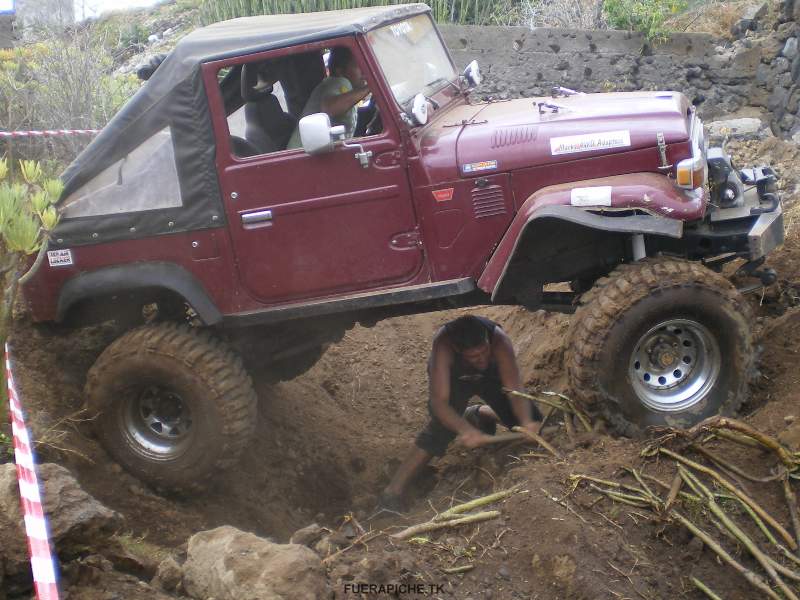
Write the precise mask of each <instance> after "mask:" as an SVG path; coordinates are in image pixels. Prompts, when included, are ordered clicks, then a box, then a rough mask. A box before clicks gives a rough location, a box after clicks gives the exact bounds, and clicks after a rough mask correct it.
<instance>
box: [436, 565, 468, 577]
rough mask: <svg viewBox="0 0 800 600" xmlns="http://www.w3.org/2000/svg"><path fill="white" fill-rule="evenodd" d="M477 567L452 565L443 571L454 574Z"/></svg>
mask: <svg viewBox="0 0 800 600" xmlns="http://www.w3.org/2000/svg"><path fill="white" fill-rule="evenodd" d="M474 568H475V565H461V566H460V567H450V568H449V569H442V573H447V574H448V575H454V574H456V573H466V572H467V571H472V569H474Z"/></svg>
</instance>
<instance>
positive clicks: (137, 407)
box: [122, 385, 193, 460]
mask: <svg viewBox="0 0 800 600" xmlns="http://www.w3.org/2000/svg"><path fill="white" fill-rule="evenodd" d="M122 427H123V429H124V431H125V434H126V435H127V436H128V438H129V439H130V440H131V441H133V443H134V444H135V445H136V446H138V447H139V448H140V449H141V451H142V452H143V453H145V454H147V455H149V456H150V457H152V458H155V459H162V460H168V459H172V458H175V457H176V456H178V455H180V454H181V453H183V451H184V450H185V448H186V447H187V446H188V445H189V442H190V439H191V435H192V431H193V430H192V413H191V411H190V410H189V407H188V405H187V404H186V402H184V401H183V399H182V398H181V396H180V395H179V394H177V393H175V392H174V391H173V390H170V389H168V388H165V387H161V386H157V385H150V386H147V387H144V388H137V389H135V390H131V392H130V393H129V394H128V397H127V399H126V400H125V406H124V409H123V412H122Z"/></svg>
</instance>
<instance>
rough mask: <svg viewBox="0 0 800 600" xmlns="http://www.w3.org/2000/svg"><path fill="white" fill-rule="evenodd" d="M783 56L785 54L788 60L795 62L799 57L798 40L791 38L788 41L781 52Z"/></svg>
mask: <svg viewBox="0 0 800 600" xmlns="http://www.w3.org/2000/svg"><path fill="white" fill-rule="evenodd" d="M781 54H783V55H784V56H785V57H786V58H787V59H788V60H794V58H795V57H796V56H797V38H796V37H790V38H789V39H788V40H786V43H785V44H784V45H783V50H781Z"/></svg>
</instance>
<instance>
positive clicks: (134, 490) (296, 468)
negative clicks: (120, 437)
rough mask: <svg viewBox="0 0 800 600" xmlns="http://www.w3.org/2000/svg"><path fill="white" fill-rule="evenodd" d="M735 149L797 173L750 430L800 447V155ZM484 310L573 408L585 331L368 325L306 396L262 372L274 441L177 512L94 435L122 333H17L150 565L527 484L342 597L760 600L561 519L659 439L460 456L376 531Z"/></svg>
mask: <svg viewBox="0 0 800 600" xmlns="http://www.w3.org/2000/svg"><path fill="white" fill-rule="evenodd" d="M730 149H731V150H733V152H734V154H735V155H736V156H737V158H738V163H739V164H747V163H753V162H756V163H763V162H768V161H770V160H772V161H774V162H776V163H778V164H777V167H778V170H779V171H781V172H782V173H781V174H782V175H783V176H784V179H783V181H782V193H783V195H784V199H785V200H786V201H787V203H786V208H787V209H786V217H787V219H786V220H787V226H788V239H787V243H786V245H785V247H784V248H783V249H782V250H780V251H779V252H777V253H776V254H775V255H774V256H773V257H772V258H771V259H770V266H772V267H773V268H775V269H776V270H777V271H778V274H779V283H778V284H777V285H776V286H774V287H773V288H771V289H769V290H767V291H766V292H764V293H763V294H760V293H757V294H755V295H752V296H751V300H752V302H753V303H754V305H755V306H756V307H757V310H758V314H759V317H758V320H757V323H756V324H755V327H756V330H757V332H758V333H759V336H760V337H759V340H760V342H759V343H760V362H759V369H760V371H759V374H758V377H757V378H756V380H755V381H754V384H753V386H752V398H751V400H750V402H749V403H748V404H747V405H746V407H745V414H746V415H747V416H746V419H747V420H748V421H749V422H751V423H752V424H754V425H756V426H757V427H761V428H763V429H764V430H765V431H767V432H768V433H771V434H774V435H780V436H781V439H782V440H783V441H784V443H786V444H788V445H791V446H792V447H794V448H795V449H798V445H800V419H798V420H792V419H790V418H789V417H793V416H800V409H798V406H800V404H798V400H800V392H799V391H798V390H800V387H798V385H797V384H798V378H800V375H799V374H798V371H797V368H796V364H797V355H798V352H800V309H798V308H795V307H796V306H797V305H798V304H799V303H800V297H799V296H800V294H799V293H798V289H800V236H799V235H798V230H797V227H796V223H795V212H794V207H795V203H794V199H795V195H796V192H797V181H796V179H794V177H795V176H794V173H795V172H796V169H795V168H793V167H796V165H797V162H800V161H797V158H798V157H797V151H796V149H795V147H794V146H793V145H791V144H783V143H782V142H778V141H774V140H768V141H767V142H758V143H756V142H747V143H740V144H738V145H736V144H731V147H730ZM737 153H738V154H737ZM792 153H794V154H792ZM464 312H472V313H477V314H482V315H485V316H487V317H490V318H492V319H494V320H496V321H497V322H499V323H500V324H501V325H502V326H503V328H504V329H506V330H507V331H508V332H509V334H510V335H511V337H512V339H513V340H514V342H515V346H516V348H517V352H518V356H519V362H520V366H521V369H522V372H523V376H524V378H525V380H526V383H527V384H528V385H529V386H530V387H532V388H537V389H549V390H554V391H560V392H568V389H567V382H566V376H565V373H564V370H563V364H562V363H563V352H564V340H565V339H566V333H567V331H568V328H569V317H568V316H565V315H558V314H545V313H542V312H536V313H530V312H528V311H525V310H524V309H521V308H499V307H487V308H485V309H476V310H470V311H449V312H443V313H435V314H426V315H418V316H414V317H404V318H397V319H390V320H387V321H384V322H381V323H379V324H377V325H376V326H375V327H372V328H363V327H356V328H354V329H353V330H351V331H349V332H348V333H347V334H346V335H345V337H344V339H343V340H342V341H341V342H340V343H338V344H336V345H334V346H332V347H331V348H329V349H328V351H327V352H326V353H325V355H324V356H323V358H322V359H321V360H320V361H319V363H318V364H317V365H315V366H314V367H313V368H312V369H311V370H310V371H309V372H308V373H306V374H305V375H303V376H301V377H299V378H297V379H295V380H293V381H290V382H283V383H279V384H277V385H273V384H270V383H268V381H267V379H266V377H263V376H262V375H260V374H259V373H253V377H254V381H255V385H256V390H257V392H258V395H259V398H260V404H259V416H258V419H259V420H258V426H257V432H256V436H255V439H254V440H253V442H252V443H251V444H250V446H249V447H248V448H247V451H246V453H245V455H244V457H243V458H242V460H241V462H240V463H239V464H238V465H237V466H236V467H235V468H232V469H230V470H229V471H227V472H221V473H219V474H218V475H217V485H215V486H214V488H213V489H212V490H211V491H209V492H208V493H206V494H203V495H194V496H187V497H177V496H169V497H167V496H162V495H159V494H157V493H155V492H154V491H152V490H150V489H148V488H147V487H146V486H145V485H143V484H142V483H140V482H139V481H138V480H136V479H135V478H133V477H131V476H129V475H128V474H127V473H125V472H124V471H123V470H122V469H121V468H120V467H119V466H118V465H116V463H114V462H113V461H112V460H111V459H110V458H109V457H108V455H107V454H106V453H105V452H104V450H103V449H102V448H101V447H100V446H99V445H98V443H97V442H96V441H95V440H94V438H93V437H92V435H91V433H90V431H91V427H90V424H89V423H87V422H85V421H84V420H83V416H82V413H81V410H82V408H83V403H84V398H83V393H82V389H83V385H84V379H85V375H86V372H87V370H88V369H89V367H90V365H91V364H92V363H93V362H94V360H95V359H96V358H97V356H98V355H99V354H100V352H101V351H102V350H103V348H105V347H106V346H107V345H108V343H110V341H111V340H112V339H114V337H115V335H116V333H115V332H114V330H113V329H112V328H111V327H106V326H101V327H96V328H93V329H90V330H84V331H80V332H71V333H70V332H62V331H56V330H54V329H53V328H50V327H41V326H32V325H30V324H27V323H25V322H24V321H23V322H20V323H18V324H17V326H16V330H15V334H14V348H13V352H14V356H15V359H16V367H15V368H16V373H17V378H18V382H19V384H20V387H21V394H22V398H23V401H24V403H25V405H26V408H27V411H28V413H29V415H30V419H31V421H32V427H33V429H34V433H35V437H36V438H37V440H38V442H39V447H38V451H39V453H40V455H41V458H42V460H52V461H55V462H59V463H61V464H63V465H65V466H67V467H68V468H69V469H70V470H71V471H72V472H73V473H74V474H75V475H76V477H77V478H78V480H79V481H80V483H81V484H82V485H83V487H84V488H85V489H86V490H87V491H88V492H90V493H91V494H93V495H94V496H95V497H97V498H98V499H99V500H100V501H102V502H103V503H105V504H106V505H107V506H109V507H110V508H113V509H114V510H116V511H118V512H120V513H121V514H122V515H124V517H125V523H126V525H125V529H124V531H121V532H120V534H119V535H120V536H121V537H122V538H124V539H127V540H129V541H131V540H132V542H131V543H130V544H129V546H130V547H131V548H132V550H133V551H134V552H136V551H138V552H141V553H142V554H150V555H151V556H165V555H167V554H169V553H173V552H175V553H177V552H180V549H181V547H182V546H183V545H184V544H185V543H186V541H187V539H188V538H189V536H190V535H192V534H193V533H195V532H197V531H201V530H204V529H210V528H212V527H216V526H219V525H224V524H228V525H233V526H235V527H238V528H240V529H243V530H247V531H252V532H254V533H256V534H258V535H261V536H264V537H268V538H270V539H273V540H275V541H280V542H285V541H288V539H289V537H290V536H291V534H292V533H293V532H294V531H296V530H297V529H300V528H302V527H304V526H306V525H308V524H309V523H312V522H317V523H319V524H320V525H323V526H325V527H328V528H330V529H337V528H339V526H340V525H341V523H342V519H343V518H344V517H345V516H346V515H351V516H352V517H355V519H356V520H357V521H358V522H359V523H360V524H361V525H362V526H364V527H365V528H367V529H369V528H373V529H376V530H377V529H380V528H387V527H388V528H390V529H389V531H390V532H391V531H395V530H396V529H394V527H403V526H406V525H410V524H414V523H418V522H421V521H424V520H426V519H427V518H429V517H430V516H432V515H433V514H434V513H433V510H436V511H442V510H444V509H446V508H448V507H449V506H451V505H452V504H455V503H458V502H463V501H467V500H469V499H471V498H474V497H477V496H482V495H485V494H487V493H490V492H492V491H495V490H499V489H504V488H506V487H508V486H510V485H513V484H515V483H522V484H523V488H524V490H525V491H524V493H520V494H517V495H515V496H513V497H512V498H510V499H509V500H507V501H505V502H504V503H503V504H502V506H501V508H500V510H501V512H502V515H501V517H500V518H499V519H495V520H492V521H488V522H486V523H483V524H481V525H476V526H470V527H465V528H460V529H458V530H452V531H449V530H444V531H443V532H437V533H431V534H427V535H426V536H424V537H425V541H418V542H400V541H397V540H393V539H392V538H390V537H387V536H385V535H383V536H379V537H377V538H376V539H374V540H373V541H371V542H370V543H369V544H367V545H366V546H358V547H356V548H353V549H352V550H349V551H348V552H345V553H343V554H341V555H340V556H339V557H338V558H337V559H335V560H333V561H331V562H330V563H329V565H328V566H329V574H330V581H331V586H332V589H333V592H334V594H335V595H336V597H339V598H346V597H357V596H356V595H351V594H350V593H349V592H347V591H346V589H345V584H347V583H350V584H352V583H353V582H364V583H400V582H403V581H407V582H416V583H424V584H430V585H433V586H435V587H433V588H430V590H431V592H430V593H427V594H425V595H424V597H442V598H445V597H447V598H473V599H477V598H542V599H544V598H639V597H640V598H653V599H655V598H672V597H678V596H681V597H687V598H700V597H702V596H700V595H699V593H698V592H696V591H695V590H694V588H693V587H692V585H691V583H690V582H689V579H688V578H689V577H690V576H697V577H699V578H700V579H702V580H703V581H704V582H706V583H707V584H709V585H710V586H711V587H712V588H713V589H715V590H716V591H717V593H719V594H721V595H722V596H723V597H725V598H752V597H754V595H753V591H752V589H751V588H750V587H749V585H748V584H747V583H746V582H745V581H744V579H742V578H741V577H739V576H735V575H733V574H732V572H730V571H728V570H726V569H723V568H721V567H720V566H719V564H718V563H717V561H716V559H715V557H714V555H713V554H712V553H711V552H710V551H709V550H708V549H707V548H704V547H703V545H702V544H698V543H697V541H693V540H692V538H691V536H689V535H688V534H686V533H685V532H684V531H683V530H681V529H679V528H678V527H677V526H675V525H666V524H664V523H663V522H659V521H654V520H652V519H649V518H648V516H647V515H646V514H644V512H643V511H641V510H637V509H636V508H634V507H624V506H622V507H621V506H620V505H618V504H614V503H612V502H611V501H610V500H608V499H600V500H598V497H597V495H596V494H593V493H591V491H588V490H586V489H585V488H580V489H578V490H576V491H575V492H574V493H573V494H572V495H570V496H569V497H568V498H567V499H566V500H565V502H566V504H567V505H568V506H569V507H570V508H569V509H567V508H565V507H564V505H563V504H561V503H559V502H558V501H560V500H562V499H563V498H564V496H565V494H566V493H567V492H569V490H570V489H571V488H570V485H569V476H570V474H573V473H586V474H592V475H594V476H597V477H601V478H613V477H617V478H619V477H620V476H621V473H622V472H621V471H620V469H621V467H625V466H628V467H641V466H643V464H644V463H643V462H642V461H643V459H642V458H641V457H640V450H641V448H642V443H641V442H638V441H630V440H624V439H614V438H612V437H609V436H607V435H604V434H602V433H598V434H583V435H581V436H579V437H578V438H577V439H576V440H575V441H570V440H569V439H568V438H567V437H566V436H565V435H564V432H563V429H557V430H554V431H553V432H552V433H551V439H552V440H553V443H554V444H555V445H556V447H557V448H558V449H559V450H560V452H562V453H563V455H564V458H563V459H561V460H556V459H554V458H549V457H546V456H545V457H542V456H539V454H540V452H541V449H536V448H534V449H532V448H530V447H528V446H511V447H507V446H502V447H501V446H498V447H489V448H484V449H479V450H471V451H468V450H464V449H459V448H457V447H453V448H451V450H450V451H449V452H448V454H447V455H446V456H445V457H444V458H443V459H441V460H439V461H437V462H435V463H434V464H433V465H432V466H431V467H430V468H429V469H428V470H427V471H426V472H425V473H424V474H423V476H422V477H421V478H420V480H419V481H418V482H417V483H416V484H415V487H414V488H413V489H412V500H413V505H412V509H411V512H410V513H409V514H408V515H406V517H405V518H402V517H399V516H391V515H389V516H387V515H379V516H377V517H374V518H371V517H373V507H374V504H375V500H376V495H377V494H378V492H379V491H380V490H381V489H382V487H383V486H384V485H385V484H386V483H387V481H388V479H389V477H390V476H391V474H392V473H393V471H394V469H395V468H396V466H397V464H398V463H399V461H400V460H401V459H402V458H403V456H404V455H405V453H406V452H407V451H408V450H409V449H410V447H411V444H412V441H413V438H414V435H415V434H416V432H417V431H418V430H419V429H420V428H421V427H422V426H423V425H424V423H425V422H426V420H427V418H428V416H427V409H426V401H427V379H426V374H425V364H426V360H427V357H428V352H429V348H430V341H431V339H432V336H433V334H434V332H435V331H436V329H437V328H438V327H439V326H440V325H441V324H442V323H444V322H445V321H447V320H449V319H452V318H453V317H454V316H457V315H459V314H463V313H464ZM532 450H533V454H532V453H531V451H532ZM724 451H726V452H727V451H728V450H727V449H724ZM731 452H732V454H731V457H732V460H736V461H738V464H741V465H742V466H743V468H745V469H748V470H750V471H752V472H763V471H764V469H765V468H766V467H765V465H768V464H769V457H765V456H763V455H761V454H760V453H752V452H750V453H748V452H746V451H738V450H736V451H731ZM665 467H666V465H663V464H654V463H652V462H648V463H647V465H646V467H645V470H646V472H647V473H649V474H651V475H653V476H656V477H665V478H671V474H669V473H668V472H667V470H666V468H665ZM750 485H751V487H752V488H753V489H752V490H751V491H752V493H753V495H754V496H755V497H756V498H757V499H758V500H759V501H760V502H762V503H763V505H764V506H765V508H767V509H768V510H770V511H771V512H772V514H774V515H775V516H776V518H778V519H779V520H780V521H781V522H782V523H784V524H787V525H788V523H789V522H790V521H789V515H788V513H787V511H786V507H785V503H784V502H783V499H782V494H781V493H780V488H779V487H778V486H777V485H776V484H769V485H767V484H764V485H760V486H754V485H753V484H750ZM554 498H555V500H554ZM557 500H558V501H557ZM740 559H741V560H742V561H743V562H744V563H746V564H748V565H749V566H751V567H752V566H753V564H754V563H752V561H750V560H749V558H748V557H746V556H743V555H741V556H740ZM467 564H471V565H473V568H472V569H471V570H470V571H468V572H466V573H464V574H447V573H445V572H444V570H443V569H450V568H453V567H459V566H464V565H467ZM70 585H71V586H72V587H71V588H70V591H71V593H72V596H71V597H73V598H81V597H98V598H100V597H105V596H103V595H102V594H100V595H97V596H95V595H93V594H94V591H92V593H91V594H90V593H89V591H88V590H90V588H91V586H90V584H88V583H86V581H84V580H82V579H80V578H77V579H75V580H74V582H73V583H70ZM109 585H110V586H111V587H110V588H109V589H113V584H109ZM91 589H92V590H94V589H95V588H91ZM350 589H352V588H350ZM108 597H111V596H108ZM376 597H380V596H376ZM401 597H414V596H413V595H408V596H401Z"/></svg>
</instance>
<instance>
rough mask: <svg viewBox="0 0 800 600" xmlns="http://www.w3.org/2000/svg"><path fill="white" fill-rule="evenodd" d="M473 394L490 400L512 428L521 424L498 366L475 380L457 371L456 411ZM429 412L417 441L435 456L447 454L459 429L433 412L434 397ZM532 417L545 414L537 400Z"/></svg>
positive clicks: (452, 387) (452, 401)
mask: <svg viewBox="0 0 800 600" xmlns="http://www.w3.org/2000/svg"><path fill="white" fill-rule="evenodd" d="M495 369H496V368H495ZM473 396H478V397H479V398H480V399H481V400H483V401H484V402H486V404H488V405H489V406H490V407H491V408H492V410H494V412H495V414H496V415H497V416H498V417H499V418H500V422H501V423H503V425H505V426H506V427H508V428H509V429H510V428H512V427H515V426H517V425H519V421H518V420H517V417H516V416H515V415H514V411H513V410H512V408H511V401H510V400H509V399H508V396H506V394H505V393H503V389H502V385H501V384H500V377H499V375H498V374H497V372H496V370H492V368H491V367H490V371H489V372H487V373H486V374H485V375H484V377H482V378H481V379H480V380H478V381H474V380H471V379H470V376H469V375H459V374H454V375H453V376H452V377H451V379H450V406H451V407H452V409H453V410H454V411H456V413H458V414H459V415H463V414H464V411H465V410H466V408H467V403H468V402H469V399H470V398H472V397H473ZM428 412H429V413H430V415H431V420H430V421H429V422H428V424H427V425H426V426H425V429H423V430H422V431H421V432H420V433H419V434H418V435H417V439H416V445H417V447H418V448H420V449H421V450H425V452H428V453H429V454H432V455H433V456H443V455H444V453H445V451H446V450H447V446H449V445H450V442H452V441H453V440H454V439H455V438H456V433H455V432H454V431H450V430H449V429H448V428H447V427H445V426H444V425H442V423H441V421H439V419H437V418H436V416H435V415H434V414H433V409H432V407H431V402H430V400H428ZM531 417H532V418H533V419H534V420H541V418H542V415H541V413H540V412H539V409H538V408H537V407H536V405H535V404H533V403H531Z"/></svg>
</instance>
